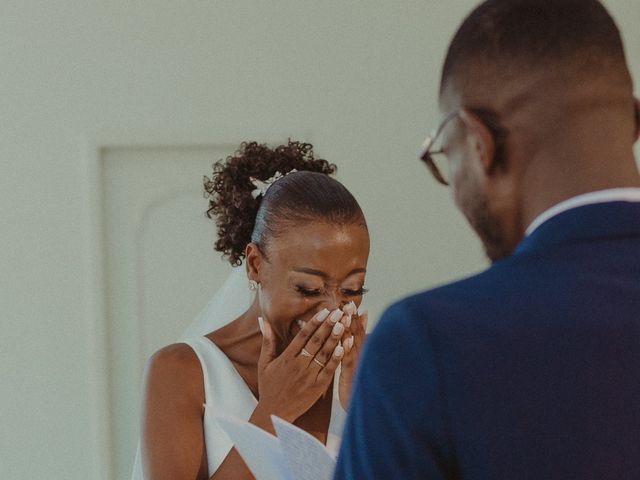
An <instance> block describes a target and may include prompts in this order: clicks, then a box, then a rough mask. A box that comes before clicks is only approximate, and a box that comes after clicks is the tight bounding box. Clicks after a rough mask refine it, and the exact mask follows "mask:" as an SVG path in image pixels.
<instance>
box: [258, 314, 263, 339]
mask: <svg viewBox="0 0 640 480" xmlns="http://www.w3.org/2000/svg"><path fill="white" fill-rule="evenodd" d="M258 326H259V327H260V332H261V333H262V335H264V318H262V317H258Z"/></svg>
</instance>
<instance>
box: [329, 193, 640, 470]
mask: <svg viewBox="0 0 640 480" xmlns="http://www.w3.org/2000/svg"><path fill="white" fill-rule="evenodd" d="M423 268H425V269H428V268H429V265H424V267H423ZM336 478H337V479H351V478H356V479H360V478H362V479H385V480H387V479H402V480H410V479H418V478H420V479H422V478H429V479H518V480H520V479H537V480H552V479H558V480H560V479H561V480H567V479H605V478H606V479H617V480H619V479H640V203H625V202H610V203H605V204H596V205H590V206H584V207H580V208H576V209H573V210H570V211H567V212H565V213H562V214H560V215H558V216H556V217H553V218H551V219H550V220H548V221H547V222H545V223H544V224H542V225H541V226H540V227H539V228H538V229H537V230H535V231H534V232H533V233H532V234H531V235H530V236H529V237H527V238H525V239H524V240H523V242H522V243H521V244H520V245H519V247H518V249H517V251H516V252H515V253H514V255H512V256H511V257H509V258H507V259H505V260H502V261H500V262H497V263H495V264H494V265H493V266H491V268H489V269H488V270H486V271H485V272H483V273H481V274H479V275H477V276H474V277H471V278H468V279H465V280H463V281H460V282H457V283H454V284H451V285H447V286H444V287H442V288H438V289H436V290H432V291H428V292H425V293H421V294H418V295H415V296H412V297H409V298H407V299H405V300H403V301H401V302H399V303H397V304H395V305H394V306H392V307H391V308H390V309H389V310H387V312H386V313H385V314H384V315H383V317H382V319H381V320H380V323H379V324H378V326H377V327H376V328H375V330H374V332H373V334H372V335H371V337H370V338H369V339H368V342H367V345H366V347H365V352H364V354H363V359H362V362H361V365H360V370H359V373H358V376H357V379H356V383H355V386H354V393H353V397H352V403H351V406H350V411H349V417H348V420H347V425H346V427H345V433H344V437H343V444H342V449H341V455H340V458H339V461H338V467H337V471H336Z"/></svg>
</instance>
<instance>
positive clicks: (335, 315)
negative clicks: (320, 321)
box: [329, 308, 342, 323]
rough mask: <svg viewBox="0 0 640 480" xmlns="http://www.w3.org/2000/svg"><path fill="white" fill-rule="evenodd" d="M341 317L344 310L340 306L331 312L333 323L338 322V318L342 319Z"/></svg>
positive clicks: (330, 319) (330, 318)
mask: <svg viewBox="0 0 640 480" xmlns="http://www.w3.org/2000/svg"><path fill="white" fill-rule="evenodd" d="M341 317H342V310H340V309H339V308H336V309H335V310H334V311H333V313H332V314H331V316H330V317H329V321H330V322H331V323H336V322H337V321H338V320H340V318H341Z"/></svg>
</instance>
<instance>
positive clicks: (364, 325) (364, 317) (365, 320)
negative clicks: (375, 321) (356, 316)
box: [360, 310, 369, 332]
mask: <svg viewBox="0 0 640 480" xmlns="http://www.w3.org/2000/svg"><path fill="white" fill-rule="evenodd" d="M360 318H361V319H362V328H363V329H364V331H365V332H366V331H367V325H369V312H368V311H367V310H365V311H364V312H362V315H360Z"/></svg>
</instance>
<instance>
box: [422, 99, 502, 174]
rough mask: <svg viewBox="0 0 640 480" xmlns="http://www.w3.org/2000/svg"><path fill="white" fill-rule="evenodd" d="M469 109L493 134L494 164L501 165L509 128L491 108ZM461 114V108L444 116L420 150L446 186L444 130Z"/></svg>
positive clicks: (427, 163) (428, 165)
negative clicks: (505, 126) (504, 125)
mask: <svg viewBox="0 0 640 480" xmlns="http://www.w3.org/2000/svg"><path fill="white" fill-rule="evenodd" d="M467 110H468V111H469V112H470V113H472V114H473V115H475V116H476V117H478V119H479V120H480V121H481V122H482V123H484V124H485V126H486V127H487V128H488V129H489V131H490V132H491V134H492V135H493V139H494V142H495V161H494V166H497V165H500V164H501V163H502V161H503V159H504V146H505V140H506V137H507V133H508V130H507V129H506V128H504V127H503V126H502V124H501V122H500V118H499V116H498V115H497V114H496V113H495V112H493V111H491V110H487V109H483V108H473V109H471V108H469V109H467ZM459 115H460V110H456V111H455V112H451V113H450V114H448V115H447V116H446V117H444V120H442V122H440V125H439V126H438V128H436V129H435V130H434V131H433V132H431V134H430V135H429V136H428V137H427V138H426V139H425V141H424V142H423V144H422V147H421V148H420V150H419V152H418V158H419V159H420V160H422V161H423V162H424V163H425V164H426V165H427V167H428V168H429V171H430V172H431V174H432V175H433V176H434V178H435V179H436V180H437V181H438V183H440V184H442V185H445V186H448V185H449V179H448V176H447V173H448V172H449V166H448V165H447V158H446V157H447V155H446V152H445V146H444V145H443V144H442V131H443V130H444V129H445V127H446V126H447V124H448V123H449V122H450V121H451V120H453V119H454V118H456V117H458V116H459Z"/></svg>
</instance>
